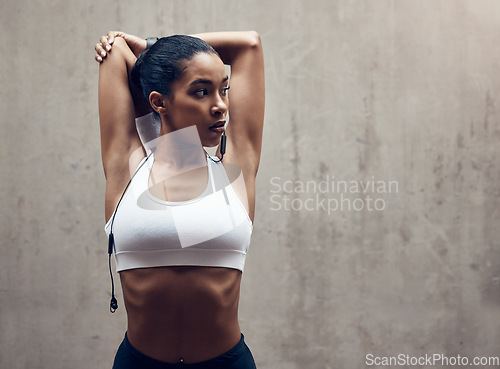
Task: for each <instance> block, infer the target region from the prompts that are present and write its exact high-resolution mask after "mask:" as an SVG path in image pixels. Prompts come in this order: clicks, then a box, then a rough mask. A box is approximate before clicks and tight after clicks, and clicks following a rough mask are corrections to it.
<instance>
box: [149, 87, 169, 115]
mask: <svg viewBox="0 0 500 369" xmlns="http://www.w3.org/2000/svg"><path fill="white" fill-rule="evenodd" d="M164 99H165V97H164V96H163V95H162V94H160V93H159V92H156V91H153V92H151V93H150V94H149V104H150V105H151V107H152V108H153V110H154V111H156V112H157V113H158V114H160V115H162V114H164V113H165V112H166V108H165V102H164Z"/></svg>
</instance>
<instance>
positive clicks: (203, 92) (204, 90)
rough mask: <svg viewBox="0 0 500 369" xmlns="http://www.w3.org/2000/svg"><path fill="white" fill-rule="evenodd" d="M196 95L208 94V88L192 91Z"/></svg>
mask: <svg viewBox="0 0 500 369" xmlns="http://www.w3.org/2000/svg"><path fill="white" fill-rule="evenodd" d="M194 93H195V94H196V95H197V96H200V97H203V96H207V95H208V90H207V89H206V88H200V89H199V90H196V91H195V92H194Z"/></svg>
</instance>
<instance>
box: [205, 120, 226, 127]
mask: <svg viewBox="0 0 500 369" xmlns="http://www.w3.org/2000/svg"><path fill="white" fill-rule="evenodd" d="M225 124H226V121H225V120H220V121H218V122H217V123H215V124H212V125H211V126H210V127H208V128H209V129H212V128H220V127H224V125H225Z"/></svg>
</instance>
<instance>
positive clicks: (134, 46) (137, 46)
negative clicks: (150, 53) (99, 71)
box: [94, 31, 147, 63]
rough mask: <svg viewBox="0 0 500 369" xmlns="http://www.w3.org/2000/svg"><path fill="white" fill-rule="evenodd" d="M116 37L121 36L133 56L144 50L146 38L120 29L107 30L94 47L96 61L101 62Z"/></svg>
mask: <svg viewBox="0 0 500 369" xmlns="http://www.w3.org/2000/svg"><path fill="white" fill-rule="evenodd" d="M116 37H121V38H123V39H124V40H125V42H126V43H127V45H128V46H129V47H130V50H132V52H133V53H134V55H135V56H138V55H139V54H140V53H141V52H143V51H144V50H146V46H147V44H146V40H144V39H142V38H140V37H137V36H134V35H129V34H127V33H125V32H121V31H109V32H108V34H107V35H106V36H101V38H100V40H99V43H97V44H96V45H95V47H94V49H95V52H96V54H95V56H94V58H95V60H96V61H97V62H99V63H101V62H102V61H103V60H104V58H105V57H106V56H107V55H108V52H110V51H111V48H112V45H113V42H114V40H115V38H116Z"/></svg>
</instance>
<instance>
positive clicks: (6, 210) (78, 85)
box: [0, 0, 500, 369]
mask: <svg viewBox="0 0 500 369" xmlns="http://www.w3.org/2000/svg"><path fill="white" fill-rule="evenodd" d="M108 29H121V30H124V31H127V32H129V33H132V34H138V35H141V36H152V35H166V34H170V33H195V32H202V31H214V30H233V29H235V30H246V29H255V30H257V31H258V32H259V33H260V34H261V36H262V40H263V44H264V48H265V60H266V77H267V112H266V126H265V136H264V148H263V155H262V164H261V167H260V172H259V176H258V183H257V185H258V199H257V213H256V220H255V231H254V235H253V239H252V245H251V251H250V254H249V256H248V258H247V265H246V270H245V276H244V282H243V287H242V297H241V308H240V319H241V324H242V329H243V332H244V333H245V335H246V339H247V341H248V344H249V346H250V347H251V349H252V351H253V353H254V355H255V358H256V361H257V364H258V366H259V368H261V369H281V368H283V369H285V368H286V369H304V368H308V369H309V368H311V369H319V368H324V369H326V368H346V369H350V368H363V367H367V364H369V363H367V362H366V355H367V354H373V355H376V356H379V357H382V356H395V355H398V354H408V355H412V356H414V357H419V356H423V355H426V354H427V355H432V354H440V353H442V354H444V355H447V356H449V357H456V355H461V356H467V357H469V358H470V359H471V360H472V358H473V357H474V356H500V351H499V349H498V348H499V347H500V319H498V317H499V313H500V253H499V243H500V231H499V229H500V227H499V224H498V221H499V209H500V163H499V145H498V142H499V138H500V126H499V118H500V116H499V108H500V106H499V104H500V102H499V97H500V96H499V94H500V82H499V78H498V75H499V71H500V47H499V43H498V39H499V35H500V3H499V2H498V1H495V0H491V1H488V0H480V1H478V0H474V1H473V0H470V1H459V0H456V1H451V0H425V1H420V0H413V1H409V0H406V1H405V0H392V1H391V0H370V1H369V0H337V1H329V0H313V1H303V0H287V1H284V0H281V1H264V0H259V1H232V0H216V1H201V0H198V1H181V0H173V1H159V0H156V1H153V0H151V1H150V0H148V1H144V2H142V1H120V2H118V1H116V2H113V1H109V0H108V1H97V0H87V1H78V2H76V1H67V0H65V1H63V0H45V1H41V0H31V1H28V0H4V1H3V2H2V4H1V11H0V31H1V32H0V35H1V36H0V37H1V39H2V42H1V43H0V50H1V55H2V58H1V59H0V66H1V67H0V85H1V92H0V94H1V95H0V107H1V115H0V117H1V118H0V119H1V125H0V127H1V145H0V170H1V174H0V175H1V183H0V198H1V204H2V207H1V210H0V227H1V228H0V242H1V244H0V252H1V256H0V367H1V368H5V369H7V368H9V369H17V368H72V369H78V368H106V367H110V366H111V362H112V359H113V355H114V352H115V350H116V348H117V346H118V344H119V342H120V340H121V339H122V336H123V334H124V331H125V328H126V322H125V315H124V309H123V308H122V309H120V310H119V312H118V313H117V314H115V315H110V314H109V312H108V301H109V292H108V291H109V276H108V271H107V255H106V238H105V234H104V232H103V225H104V206H103V197H104V177H103V172H102V168H101V164H100V149H99V129H98V115H97V76H98V66H97V64H96V63H95V62H94V61H93V52H92V50H93V45H94V44H95V42H96V41H97V39H98V37H99V36H100V35H101V34H103V33H105V32H106V31H107V30H108ZM249 103H251V101H250V102H249ZM353 181H357V182H356V183H357V187H356V186H355V184H356V183H354V182H353ZM363 188H364V189H365V190H366V191H365V190H363ZM119 299H120V302H121V294H119ZM372 367H375V366H372ZM378 367H381V366H378ZM393 367H398V366H393ZM399 367H403V366H399ZM420 367H423V366H420ZM435 367H443V366H442V365H436V366H435ZM485 367H487V366H485ZM491 367H493V366H491Z"/></svg>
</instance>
